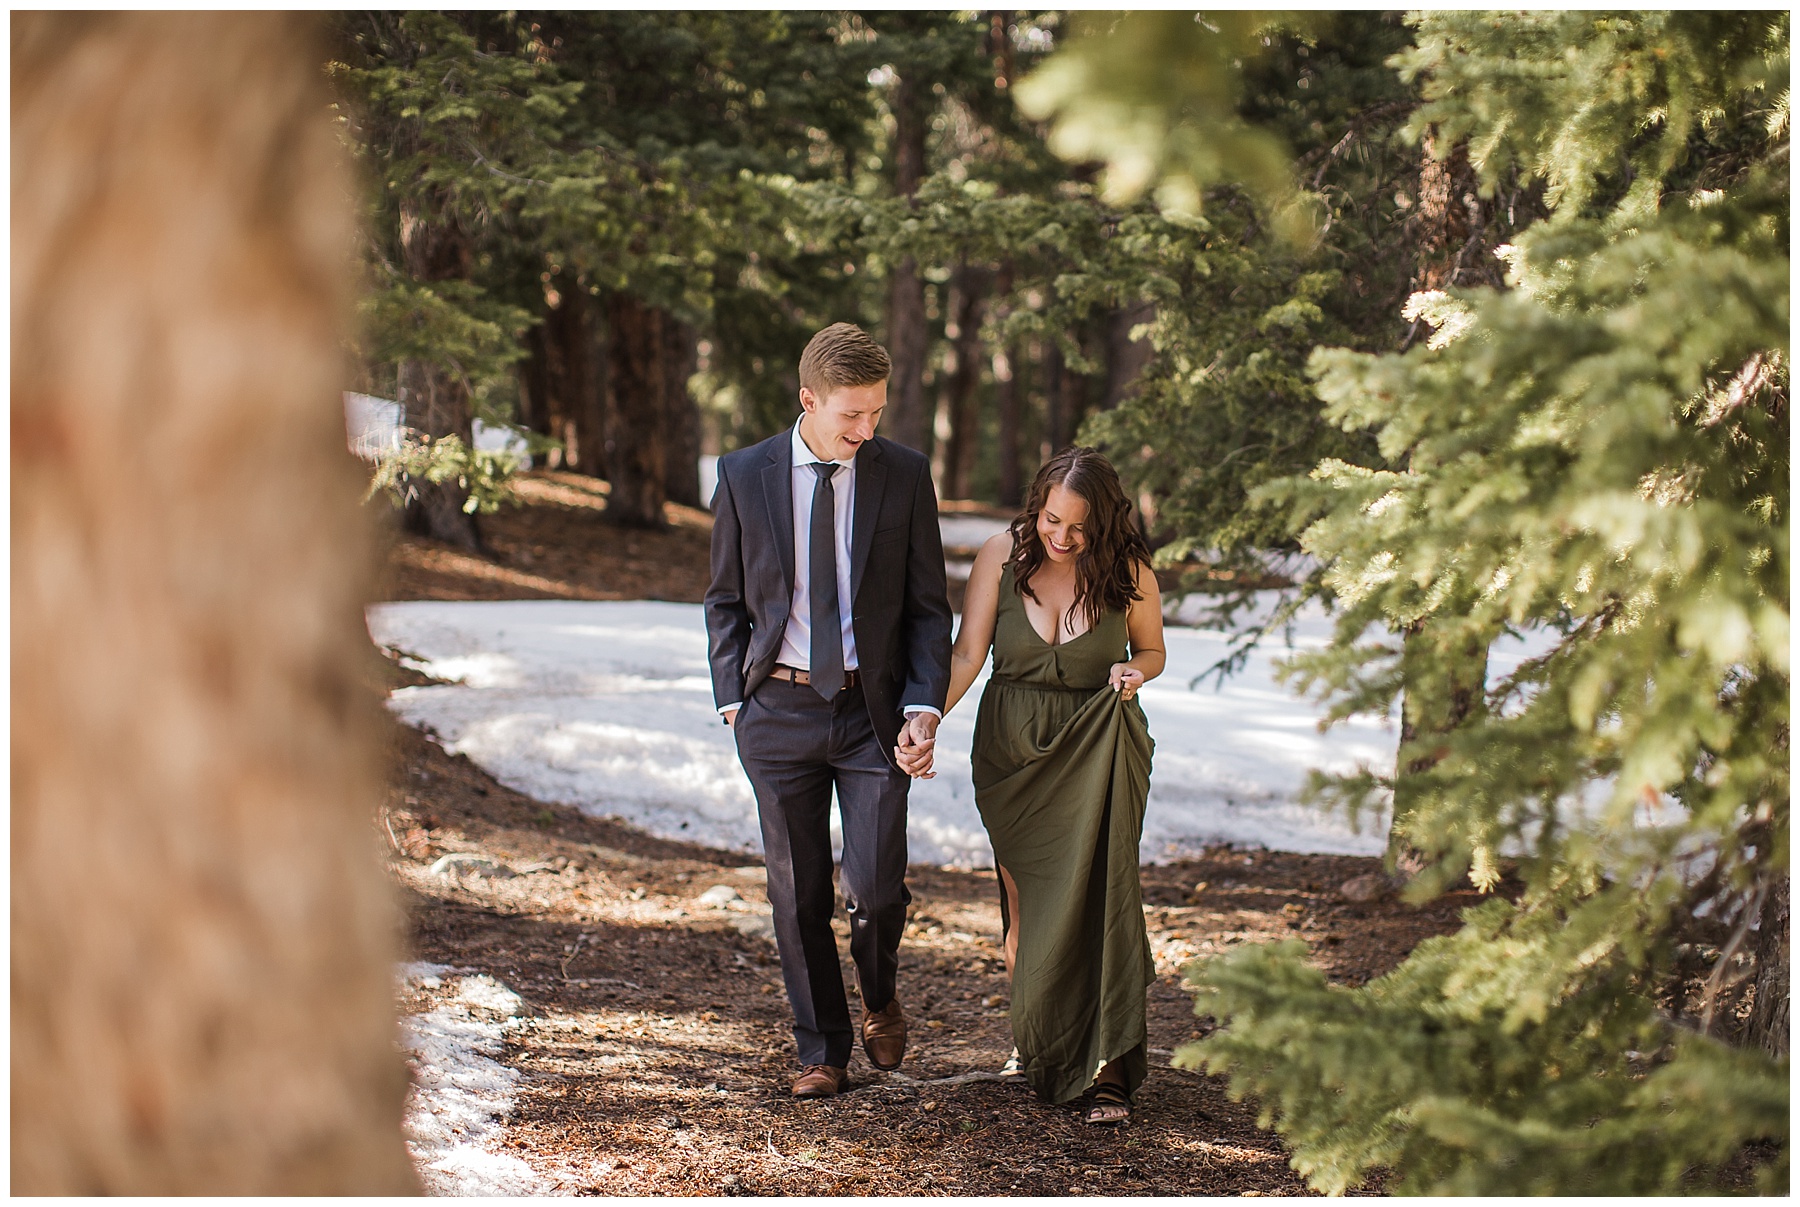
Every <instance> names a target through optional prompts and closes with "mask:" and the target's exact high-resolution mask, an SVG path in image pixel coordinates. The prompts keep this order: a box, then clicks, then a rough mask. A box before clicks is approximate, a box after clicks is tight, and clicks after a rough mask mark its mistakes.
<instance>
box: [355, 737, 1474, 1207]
mask: <svg viewBox="0 0 1800 1207" xmlns="http://www.w3.org/2000/svg"><path fill="white" fill-rule="evenodd" d="M396 743H397V751H396V753H397V755H398V758H397V759H396V763H395V767H396V776H395V781H394V784H393V786H392V789H391V792H390V799H389V802H388V806H387V809H386V810H385V813H384V818H383V821H384V825H383V831H384V838H383V841H384V842H387V843H388V844H389V847H390V856H391V858H390V867H391V869H392V872H393V875H394V877H395V879H396V881H397V882H398V883H399V885H400V886H401V887H402V889H403V893H404V898H405V901H406V907H407V910H408V913H409V917H410V922H411V931H412V946H413V958H415V959H419V960H424V961H429V962H432V963H437V964H445V965H450V966H453V967H454V968H456V969H458V970H459V971H466V972H468V973H471V974H473V973H484V974H487V975H489V976H492V977H493V978H495V979H496V980H498V981H500V982H502V983H503V984H504V985H505V986H507V987H508V988H510V989H511V990H513V991H514V992H515V993H517V994H519V995H520V996H521V997H522V998H523V1000H524V1003H525V1010H524V1017H523V1019H522V1020H520V1022H519V1023H517V1024H515V1026H514V1027H513V1028H512V1029H511V1030H510V1031H509V1037H508V1039H507V1043H506V1049H505V1052H504V1055H503V1056H502V1057H501V1058H500V1059H501V1060H502V1062H503V1063H504V1064H506V1065H509V1066H510V1067H512V1068H514V1069H517V1070H519V1071H520V1072H521V1073H523V1074H524V1079H523V1081H522V1083H521V1088H520V1090H519V1092H518V1095H517V1098H516V1103H515V1108H514V1112H513V1114H512V1116H511V1117H510V1119H509V1121H508V1123H507V1125H506V1127H505V1132H504V1134H505V1136H506V1137H507V1139H506V1141H505V1149H504V1151H505V1152H506V1153H507V1154H509V1155H511V1156H514V1157H517V1158H520V1159H522V1160H523V1161H524V1162H525V1163H526V1164H528V1165H529V1166H531V1167H532V1168H533V1169H534V1170H536V1171H538V1172H539V1173H540V1174H542V1175H544V1176H545V1177H546V1178H548V1179H549V1180H550V1182H551V1183H553V1184H555V1185H557V1186H558V1187H560V1189H561V1190H562V1191H564V1192H567V1193H586V1194H609V1195H610V1194H658V1195H670V1194H679V1195H705V1194H756V1195H798V1194H833V1195H847V1194H871V1193H875V1194H908V1195H931V1194H991V1193H1011V1194H1068V1193H1080V1194H1108V1195H1114V1194H1117V1195H1124V1194H1207V1195H1221V1194H1240V1195H1241V1194H1265V1195H1273V1194H1298V1193H1305V1188H1304V1186H1303V1185H1302V1184H1301V1182H1300V1181H1299V1179H1298V1178H1297V1177H1296V1176H1295V1175H1294V1174H1293V1173H1292V1172H1291V1171H1290V1170H1289V1169H1288V1168H1287V1158H1286V1154H1285V1152H1284V1151H1283V1150H1282V1148H1281V1145H1280V1143H1279V1141H1278V1140H1277V1138H1276V1137H1274V1136H1273V1135H1271V1134H1270V1133H1267V1132H1263V1131H1260V1130H1259V1129H1258V1128H1257V1127H1256V1126H1255V1121H1254V1117H1255V1111H1254V1109H1253V1107H1251V1106H1250V1105H1247V1104H1237V1103H1232V1102H1230V1101H1229V1100H1228V1099H1227V1098H1226V1096H1225V1094H1224V1089H1223V1084H1222V1083H1221V1082H1220V1081H1218V1080H1216V1079H1213V1078H1209V1077H1205V1076H1202V1075H1200V1074H1197V1073H1194V1072H1191V1071H1187V1070H1180V1069H1174V1068H1170V1067H1168V1065H1169V1057H1170V1055H1171V1053H1172V1051H1173V1050H1174V1049H1175V1048H1177V1047H1178V1046H1180V1045H1181V1044H1183V1043H1185V1042H1187V1041H1189V1040H1191V1039H1193V1038H1196V1037H1197V1036H1199V1035H1200V1034H1202V1033H1203V1031H1204V1029H1205V1028H1204V1025H1203V1024H1202V1022H1201V1020H1198V1019H1196V1018H1194V1016H1193V1012H1192V1000H1191V998H1189V996H1188V995H1187V994H1186V993H1185V992H1184V991H1183V990H1182V989H1181V987H1180V984H1179V980H1178V975H1177V969H1178V968H1179V967H1180V966H1181V965H1182V964H1184V963H1186V962H1187V961H1188V960H1190V959H1192V958H1193V957H1194V956H1195V955H1197V954H1204V953H1207V952H1215V951H1220V950H1224V949H1226V948H1229V947H1232V946H1234V945H1236V944H1239V943H1244V942H1257V941H1265V940H1269V939H1274V938H1278V937H1286V936H1290V935H1296V934H1297V935H1300V936H1301V937H1303V938H1306V939H1308V940H1309V941H1310V942H1311V943H1312V945H1313V948H1314V951H1315V953H1316V961H1317V963H1318V964H1319V966H1320V967H1321V968H1323V969H1325V970H1326V971H1327V972H1328V974H1330V975H1331V976H1332V977H1334V978H1335V979H1339V980H1343V981H1350V982H1355V981H1361V980H1364V979H1366V978H1367V977H1369V976H1371V975H1374V974H1377V973H1379V972H1381V971H1384V970H1385V969H1386V968H1388V967H1391V966H1392V964H1394V963H1395V962H1397V961H1398V960H1399V959H1400V958H1401V957H1402V956H1403V955H1404V954H1405V952H1407V951H1408V950H1410V949H1411V947H1412V946H1413V945H1414V944H1415V943H1416V942H1417V941H1418V940H1419V939H1420V938H1422V937H1424V936H1425V935H1427V934H1437V933H1446V932H1447V931H1449V930H1450V929H1452V928H1453V926H1454V918H1455V911H1456V910H1457V909H1458V908H1460V907H1462V906H1465V905H1467V904H1469V900H1467V899H1465V897H1464V896H1463V895H1458V894H1452V895H1451V896H1449V897H1447V898H1445V899H1444V900H1442V901H1440V902H1437V903H1434V904H1433V905H1432V906H1431V907H1429V908H1427V909H1424V910H1414V909H1410V908H1408V907H1405V906H1401V905H1399V904H1397V903H1394V902H1385V903H1377V904H1370V905H1357V904H1351V903H1348V902H1344V901H1342V900H1340V899H1338V898H1337V897H1336V895H1335V892H1334V889H1335V886H1337V885H1338V884H1340V883H1342V882H1343V881H1344V880H1346V879H1348V878H1350V877H1352V876H1355V875H1358V874H1362V873H1366V872H1368V871H1370V870H1372V869H1373V867H1374V866H1375V861H1373V860H1366V859H1352V858H1344V857H1332V856H1299V855H1284V854H1277V853H1269V852H1242V851H1230V850H1223V849H1222V850H1219V851H1216V852H1213V853H1212V854H1211V855H1210V857H1209V858H1206V859H1202V860H1194V861H1189V862H1184V863H1179V864H1170V865H1164V866H1153V867H1147V868H1145V870H1144V885H1145V900H1146V902H1147V906H1146V917H1147V921H1148V924H1149V927H1150V934H1151V941H1152V946H1153V948H1154V949H1155V951H1156V953H1157V963H1158V971H1159V972H1161V973H1163V975H1162V976H1161V977H1159V979H1158V981H1157V982H1156V984H1154V985H1153V986H1151V988H1150V993H1149V998H1150V1037H1151V1038H1150V1042H1151V1048H1152V1072H1151V1076H1150V1080H1149V1082H1148V1083H1147V1084H1146V1085H1145V1087H1144V1089H1143V1091H1142V1092H1141V1094H1140V1098H1139V1106H1138V1118H1137V1120H1135V1121H1134V1122H1133V1123H1132V1124H1130V1125H1129V1126H1127V1127H1125V1128H1123V1129H1120V1130H1117V1131H1111V1132H1108V1131H1104V1130H1101V1129H1096V1128H1089V1127H1086V1126H1084V1125H1083V1124H1082V1123H1081V1122H1080V1119H1079V1116H1078V1114H1077V1113H1076V1112H1075V1111H1074V1110H1072V1109H1068V1108H1062V1107H1053V1106H1046V1105H1043V1104H1040V1103H1038V1102H1036V1101H1035V1099H1034V1098H1033V1097H1032V1095H1031V1093H1030V1091H1029V1090H1028V1089H1026V1088H1025V1087H1023V1086H1021V1085H1018V1084H1016V1083H1011V1082H1000V1081H998V1080H997V1079H994V1078H993V1077H992V1076H991V1074H992V1072H993V1071H994V1070H996V1069H998V1068H999V1066H1000V1064H1001V1062H1002V1061H1003V1060H1004V1058H1005V1056H1006V1052H1007V1050H1008V1048H1009V1047H1010V1046H1011V1043H1010V1038H1009V1032H1008V1027H1007V1022H1006V993H1007V984H1006V977H1005V973H1004V969H1003V966H1002V964H1001V961H1000V953H999V947H998V939H999V928H1000V918H999V910H998V908H997V905H996V901H995V888H994V880H993V875H992V873H991V872H955V871H945V870H942V869H938V868H928V867H915V868H914V869H913V870H912V872H911V874H910V876H909V884H910V886H911V888H912V891H913V894H914V904H913V907H912V915H911V921H910V923H909V925H908V931H907V939H906V942H905V943H904V945H903V946H902V948H901V972H900V984H901V991H902V994H903V998H902V1000H903V1002H904V1003H905V1005H906V1006H907V1009H908V1013H909V1015H910V1017H911V1018H912V1020H913V1034H914V1042H913V1045H912V1050H910V1051H909V1053H908V1057H907V1062H906V1064H905V1065H904V1066H903V1068H902V1070H901V1071H900V1072H899V1073H895V1074H881V1073H877V1072H874V1071H872V1070H871V1069H869V1067H868V1066H867V1065H866V1064H864V1063H862V1058H861V1055H860V1053H859V1054H858V1055H857V1057H856V1058H855V1060H854V1061H853V1063H852V1082H853V1086H854V1088H853V1089H852V1091H851V1092H849V1093H846V1094H844V1095H842V1096H840V1097H839V1098H836V1099H833V1100H828V1101H824V1102H795V1101H793V1100H792V1099H791V1098H789V1097H788V1096H787V1093H786V1084H787V1080H788V1078H789V1077H790V1076H791V1075H792V1072H793V1063H794V1055H793V1053H794V1047H793V1039H792V1036H791V1034H790V1032H789V1030H788V1028H789V1020H788V1015H787V1009H786V1004H785V1000H784V998H783V995H782V993H781V990H780V974H779V968H778V966H777V963H776V959H775V951H774V947H773V945H772V944H771V943H770V942H769V941H768V940H767V939H766V938H764V937H762V936H763V935H764V934H765V933H766V927H767V922H766V914H767V908H768V907H767V899H766V896H765V893H764V888H763V876H762V869H761V867H760V865H759V864H758V862H757V861H756V860H755V859H754V858H752V857H747V856H744V855H741V854H734V853H731V852H721V851H712V850H708V849H705V848H701V847H695V846H689V845H685V844H681V843H674V842H667V841H663V840H660V839H656V838H652V837H649V836H647V835H645V834H643V833H641V832H639V831H636V830H633V829H632V828H630V827H628V826H625V825H623V824H621V823H616V822H611V821H607V820H602V819H597V818H593V817H588V816H585V815H583V814H581V813H579V812H577V811H576V810H574V809H570V808H563V807H557V806H548V805H544V804H542V803H540V802H537V801H534V800H531V799H529V798H527V797H524V796H521V795H519V794H517V793H514V792H511V791H510V790H508V789H506V788H504V787H502V786H501V785H499V784H498V783H496V782H494V781H493V780H492V779H491V778H489V777H488V776H487V775H486V773H484V772H483V771H481V770H480V769H479V768H478V767H476V766H474V765H473V764H472V763H470V762H469V761H468V760H466V759H464V758H461V757H452V756H450V755H447V754H446V753H445V752H444V751H443V750H442V749H440V748H439V747H438V746H437V745H435V744H434V743H433V742H431V741H430V740H429V739H428V738H426V737H425V736H423V735H421V734H419V733H417V732H415V731H412V730H409V729H405V728H398V729H397V736H396ZM388 835H391V837H388ZM454 853H463V854H465V855H467V856H470V857H476V858H481V859H485V860H487V861H489V862H490V863H491V864H492V865H494V867H493V869H491V870H487V871H483V870H473V871H471V870H468V869H469V868H470V867H471V866H472V865H470V864H469V863H467V862H466V861H465V862H464V863H462V864H461V865H460V866H457V865H453V866H452V867H449V868H446V869H444V870H443V871H441V872H438V873H435V874H434V873H433V872H432V870H431V868H432V867H433V865H434V864H436V863H437V861H439V860H440V859H441V857H442V856H444V855H446V854H454ZM1202 883H1204V884H1205V885H1206V887H1205V888H1204V889H1201V890H1200V891H1198V892H1196V891H1195V886H1196V885H1199V884H1202ZM717 886H725V888H726V889H727V890H729V891H728V892H727V893H724V894H719V895H721V896H735V897H736V898H737V899H736V900H733V901H730V902H729V903H728V904H726V905H724V906H722V907H715V906H710V905H708V904H706V903H703V902H701V901H700V900H698V898H700V897H701V895H702V894H704V893H706V892H707V891H708V890H710V889H714V888H716V887H717ZM843 937H844V940H845V943H846V944H847V932H845V934H844V935H843ZM846 951H847V947H846ZM845 959H846V967H848V958H847V955H846V958H845ZM432 999H433V994H432V992H431V991H418V992H416V993H414V994H413V995H412V996H411V998H410V1000H408V1001H407V1002H406V1003H404V1007H405V1008H406V1009H407V1010H408V1012H409V1013H416V1012H418V1011H421V1010H424V1009H426V1008H428V1007H429V1006H430V1005H431V1004H432Z"/></svg>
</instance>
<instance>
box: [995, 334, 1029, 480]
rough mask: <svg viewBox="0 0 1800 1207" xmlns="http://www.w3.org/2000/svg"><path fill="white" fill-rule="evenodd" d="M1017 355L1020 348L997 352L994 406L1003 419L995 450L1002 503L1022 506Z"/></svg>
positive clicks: (1022, 437) (1000, 418)
mask: <svg viewBox="0 0 1800 1207" xmlns="http://www.w3.org/2000/svg"><path fill="white" fill-rule="evenodd" d="M1017 356H1018V349H1017V348H1013V349H1011V350H1010V351H1009V350H1007V349H1001V350H1000V351H997V352H995V353H994V410H995V412H996V414H997V416H998V418H999V420H1000V440H999V444H1000V447H999V448H998V449H996V450H995V451H996V452H997V453H998V455H999V458H1000V482H999V489H998V494H999V496H1000V506H1002V507H1017V506H1019V505H1020V504H1021V503H1023V502H1024V493H1025V483H1024V479H1023V476H1022V474H1021V472H1020V470H1021V467H1020V463H1019V453H1020V449H1019V445H1020V443H1021V442H1022V441H1023V440H1024V439H1025V436H1024V433H1023V431H1021V424H1020V422H1019V419H1020V416H1019V383H1018V381H1017V380H1016V379H1015V377H1014V372H1015V366H1016V365H1017V363H1018V361H1017Z"/></svg>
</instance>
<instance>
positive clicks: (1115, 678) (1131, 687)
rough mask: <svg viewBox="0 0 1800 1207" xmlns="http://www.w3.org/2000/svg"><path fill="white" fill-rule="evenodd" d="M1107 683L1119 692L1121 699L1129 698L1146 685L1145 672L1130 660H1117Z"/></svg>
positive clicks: (1107, 678)
mask: <svg viewBox="0 0 1800 1207" xmlns="http://www.w3.org/2000/svg"><path fill="white" fill-rule="evenodd" d="M1106 685H1107V686H1108V687H1110V688H1112V689H1113V690H1114V691H1116V692H1118V693H1119V698H1120V699H1121V700H1129V699H1131V697H1133V696H1135V695H1137V691H1138V688H1140V687H1142V686H1144V672H1143V671H1140V670H1139V669H1138V668H1137V667H1135V666H1133V665H1131V663H1129V662H1115V663H1113V666H1112V674H1110V675H1108V676H1107V677H1106Z"/></svg>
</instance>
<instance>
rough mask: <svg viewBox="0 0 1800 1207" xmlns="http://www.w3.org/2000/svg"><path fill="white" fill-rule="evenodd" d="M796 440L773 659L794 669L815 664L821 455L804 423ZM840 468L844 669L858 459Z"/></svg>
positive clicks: (835, 502)
mask: <svg viewBox="0 0 1800 1207" xmlns="http://www.w3.org/2000/svg"><path fill="white" fill-rule="evenodd" d="M790 439H792V441H793V450H794V467H793V469H791V470H790V471H789V473H788V481H789V485H790V489H791V490H792V491H793V502H794V594H793V596H792V598H791V599H790V600H789V601H788V622H787V631H786V632H785V633H783V634H782V636H781V651H780V652H779V653H778V654H776V655H775V661H776V662H777V663H779V664H780V665H782V666H791V667H793V668H794V669H795V670H802V671H806V670H811V669H812V593H811V590H810V587H811V583H812V511H813V493H814V492H815V491H817V490H818V488H819V473H818V471H817V470H815V469H814V468H813V465H814V464H815V463H816V462H820V461H823V460H824V458H823V457H819V456H816V455H814V453H813V451H812V449H810V448H808V447H807V445H806V440H805V439H804V438H803V437H802V436H801V435H800V423H799V421H798V420H796V421H795V423H794V428H793V431H792V432H791V433H790ZM833 464H835V465H836V466H837V469H836V470H834V471H833V472H832V475H831V502H832V524H833V527H834V529H835V535H836V536H837V580H838V593H837V597H838V623H839V625H840V626H842V630H841V631H842V635H843V642H844V669H845V670H847V671H848V670H854V669H856V666H857V662H856V633H855V632H854V631H853V627H852V621H851V605H852V604H853V603H854V602H855V601H854V600H852V599H851V597H850V525H851V523H852V521H853V520H854V518H855V503H856V461H855V459H854V458H852V459H851V460H849V461H837V462H833ZM742 707H743V701H741V700H740V701H738V702H737V703H735V704H726V705H724V706H722V707H721V708H720V709H719V713H720V715H721V716H723V715H724V714H725V713H728V712H734V711H736V710H737V709H739V708H742ZM903 711H904V712H905V714H906V715H907V716H911V715H912V714H913V713H916V712H928V713H930V714H931V715H932V716H934V717H941V716H943V713H941V712H939V711H938V710H937V709H935V708H932V707H931V706H930V705H927V704H909V705H907V706H906V708H905V709H904V710H903Z"/></svg>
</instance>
